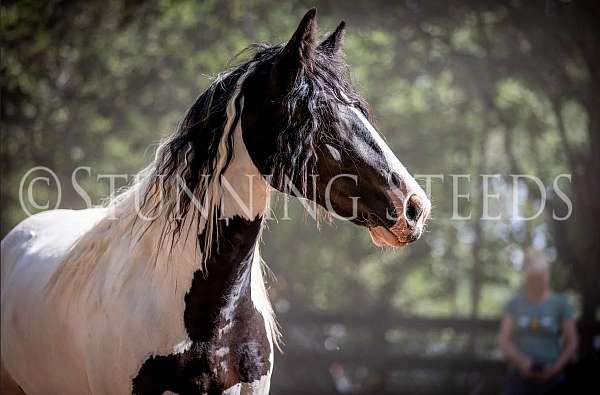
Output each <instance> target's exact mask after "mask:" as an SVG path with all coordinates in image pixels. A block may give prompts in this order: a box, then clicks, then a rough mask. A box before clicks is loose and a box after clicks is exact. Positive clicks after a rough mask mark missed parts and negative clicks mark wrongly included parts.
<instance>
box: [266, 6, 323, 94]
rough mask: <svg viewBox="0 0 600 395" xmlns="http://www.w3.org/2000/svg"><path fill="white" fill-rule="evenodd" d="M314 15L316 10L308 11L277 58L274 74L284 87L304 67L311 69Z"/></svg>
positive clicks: (289, 83) (288, 84) (315, 24)
mask: <svg viewBox="0 0 600 395" xmlns="http://www.w3.org/2000/svg"><path fill="white" fill-rule="evenodd" d="M316 15H317V9H316V8H311V9H310V10H308V12H307V13H306V14H305V15H304V17H303V18H302V20H301V21H300V24H299V25H298V28H297V29H296V32H295V33H294V35H293V36H292V38H291V39H290V41H288V43H287V44H286V45H285V47H284V48H283V49H282V50H281V53H280V54H279V56H278V57H277V60H276V62H275V65H274V73H275V77H276V81H278V82H279V83H280V84H283V85H284V86H290V85H291V84H292V83H293V82H294V81H295V80H296V78H297V77H298V75H299V74H300V73H301V72H302V70H303V68H304V67H309V68H310V67H311V62H312V57H313V52H314V50H315V32H316V30H317V22H316V18H315V17H316Z"/></svg>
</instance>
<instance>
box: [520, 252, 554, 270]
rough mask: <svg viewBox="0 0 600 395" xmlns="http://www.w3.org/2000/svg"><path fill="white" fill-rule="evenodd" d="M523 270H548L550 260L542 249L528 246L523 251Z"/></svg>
mask: <svg viewBox="0 0 600 395" xmlns="http://www.w3.org/2000/svg"><path fill="white" fill-rule="evenodd" d="M523 269H524V272H525V273H527V272H548V271H549V270H550V260H549V259H548V256H547V255H546V254H545V253H544V251H540V250H538V249H535V248H529V249H527V251H526V252H525V261H524V264H523Z"/></svg>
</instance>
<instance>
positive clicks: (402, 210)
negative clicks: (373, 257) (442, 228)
mask: <svg viewBox="0 0 600 395" xmlns="http://www.w3.org/2000/svg"><path fill="white" fill-rule="evenodd" d="M419 192H421V191H419ZM389 195H390V198H391V200H392V203H393V206H394V209H395V213H396V216H397V219H396V220H395V221H396V222H395V223H394V225H392V226H391V227H386V226H374V227H369V234H370V235H371V239H372V240H373V244H375V245H376V246H378V247H385V246H388V247H393V248H400V247H404V246H405V245H407V244H409V243H411V242H413V241H416V240H418V239H419V237H421V234H422V233H423V228H424V226H425V223H426V222H427V218H428V217H429V213H430V211H431V202H430V201H429V199H428V198H427V196H426V195H425V193H413V194H412V195H410V197H409V198H408V199H406V200H404V199H402V196H401V194H399V193H396V192H389Z"/></svg>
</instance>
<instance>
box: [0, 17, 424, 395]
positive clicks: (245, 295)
mask: <svg viewBox="0 0 600 395" xmlns="http://www.w3.org/2000/svg"><path fill="white" fill-rule="evenodd" d="M316 30H317V28H316V10H315V9H311V10H309V11H308V12H307V13H306V15H305V16H304V17H303V19H302V20H301V22H300V24H299V25H298V28H297V29H296V31H295V32H294V34H293V35H292V37H291V39H290V40H289V41H287V42H286V43H283V44H279V45H274V46H268V45H255V46H253V47H252V48H251V49H252V50H253V53H252V55H251V56H249V57H248V60H247V61H245V62H243V63H240V64H239V65H237V66H234V67H232V68H230V69H229V70H227V71H225V72H223V73H221V74H219V75H218V76H217V77H216V79H215V80H214V81H213V82H212V84H211V85H210V87H209V88H208V89H206V91H205V92H203V93H202V94H201V95H200V96H199V97H198V99H197V100H196V101H195V103H194V104H193V105H192V106H191V107H190V109H189V110H188V111H187V113H186V114H185V116H184V118H183V120H182V121H181V122H180V123H179V124H178V126H177V128H176V129H175V130H174V132H173V133H172V134H171V135H170V136H169V137H167V138H166V139H165V140H164V141H163V143H161V145H159V147H158V148H157V150H156V154H155V158H154V160H153V161H152V163H151V164H150V165H149V166H148V167H147V168H146V169H144V170H143V171H141V172H140V173H139V175H138V176H137V177H136V179H135V180H134V182H132V183H131V185H130V187H129V188H128V189H127V190H126V191H125V192H122V193H120V194H118V195H117V196H115V197H114V198H113V199H112V200H111V201H110V202H109V203H108V204H106V205H104V206H102V207H94V208H88V209H83V210H50V211H46V212H42V213H38V214H36V215H33V216H31V217H29V218H27V219H25V220H24V221H23V222H21V223H20V224H19V225H17V226H16V227H15V228H14V229H13V230H12V231H11V232H10V233H9V234H8V235H7V236H6V237H5V238H4V240H2V373H3V390H4V391H3V393H5V394H9V393H10V394H12V393H21V394H22V393H26V394H29V395H37V394H43V395H53V394H57V395H82V394H126V393H130V394H131V393H132V394H139V395H148V394H163V393H178V394H185V395H187V394H227V395H232V394H267V393H268V392H269V387H270V380H271V375H272V372H273V364H274V356H273V355H274V347H276V346H277V342H278V338H279V331H278V327H277V323H276V321H275V318H274V312H273V309H272V308H271V305H270V303H269V299H268V295H267V289H266V287H265V282H264V279H263V263H262V260H261V258H260V251H259V244H260V239H261V234H262V231H263V226H264V224H265V221H266V219H267V217H268V213H269V211H268V210H269V199H270V196H271V195H272V194H273V193H275V192H281V193H283V194H288V195H290V196H294V197H300V198H304V199H306V200H307V201H311V202H313V203H315V204H316V205H318V206H320V207H322V208H323V209H325V210H327V211H329V212H331V213H335V214H336V215H338V216H340V217H342V218H346V219H348V220H349V221H352V222H353V223H355V224H357V225H359V226H363V227H366V228H367V229H368V231H369V232H370V235H371V237H372V240H373V242H374V244H375V245H377V246H380V247H385V246H389V247H392V248H399V247H402V246H405V245H406V244H408V243H410V242H412V241H415V240H417V239H418V238H419V237H420V235H421V233H422V232H423V227H424V224H425V221H426V219H427V217H428V215H429V212H430V209H431V204H430V202H429V200H428V198H427V196H426V194H425V192H424V191H423V190H422V189H421V187H420V186H419V184H418V183H417V182H416V181H415V179H414V178H413V177H412V176H411V175H410V173H409V172H408V171H407V170H406V168H405V167H404V166H403V165H402V164H401V162H400V161H399V159H398V158H397V157H396V155H394V153H393V152H392V151H391V149H390V148H389V146H388V145H387V144H386V142H385V141H384V139H383V138H382V137H381V135H380V134H379V132H378V131H377V130H376V129H375V127H374V126H373V124H372V121H371V115H370V113H369V110H368V107H367V105H366V103H365V101H364V100H363V99H362V98H361V97H360V95H359V94H358V93H357V92H356V90H355V89H354V88H353V87H352V85H351V84H350V82H349V78H348V66H347V64H346V63H345V61H344V60H343V56H342V48H341V47H342V39H343V35H344V31H345V24H344V22H343V21H342V22H341V23H340V24H339V26H338V27H337V29H335V31H334V32H332V33H331V34H329V35H327V36H326V38H325V39H324V40H323V41H322V42H320V43H318V42H317V41H316V34H317V31H316Z"/></svg>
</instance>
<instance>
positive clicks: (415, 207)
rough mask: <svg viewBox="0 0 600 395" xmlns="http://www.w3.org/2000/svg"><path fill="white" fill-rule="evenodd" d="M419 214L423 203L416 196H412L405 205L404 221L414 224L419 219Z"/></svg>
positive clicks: (421, 211) (421, 212)
mask: <svg viewBox="0 0 600 395" xmlns="http://www.w3.org/2000/svg"><path fill="white" fill-rule="evenodd" d="M421 214H423V203H422V202H421V200H420V199H419V198H418V197H417V195H412V196H411V197H410V199H408V203H407V205H406V214H405V215H406V219H407V220H408V221H410V222H413V223H416V222H417V221H418V220H419V218H421Z"/></svg>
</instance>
